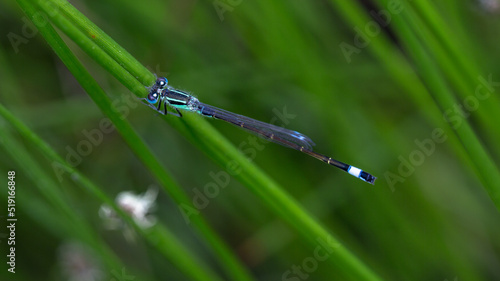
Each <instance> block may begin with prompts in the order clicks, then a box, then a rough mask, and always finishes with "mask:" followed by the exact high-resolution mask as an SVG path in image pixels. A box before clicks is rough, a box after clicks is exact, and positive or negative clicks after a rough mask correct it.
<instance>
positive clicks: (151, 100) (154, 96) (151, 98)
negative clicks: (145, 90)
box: [147, 92, 158, 104]
mask: <svg viewBox="0 0 500 281" xmlns="http://www.w3.org/2000/svg"><path fill="white" fill-rule="evenodd" d="M147 100H148V102H149V103H152V104H155V103H156V102H157V101H158V93H156V92H153V93H149V95H148V98H147Z"/></svg>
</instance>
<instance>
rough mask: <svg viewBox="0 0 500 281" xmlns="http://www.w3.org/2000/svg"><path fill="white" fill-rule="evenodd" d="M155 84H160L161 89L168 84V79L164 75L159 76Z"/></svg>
mask: <svg viewBox="0 0 500 281" xmlns="http://www.w3.org/2000/svg"><path fill="white" fill-rule="evenodd" d="M156 84H157V85H158V86H160V89H163V88H164V87H165V86H166V85H167V84H168V80H167V78H165V77H160V78H158V79H157V80H156Z"/></svg>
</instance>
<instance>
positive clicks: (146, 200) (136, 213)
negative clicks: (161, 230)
mask: <svg viewBox="0 0 500 281" xmlns="http://www.w3.org/2000/svg"><path fill="white" fill-rule="evenodd" d="M157 195H158V189H157V188H155V187H151V188H148V190H147V191H146V193H144V194H139V195H136V194H134V193H133V192H130V191H124V192H120V193H119V194H118V195H117V196H116V199H115V201H116V204H117V205H118V206H119V207H120V208H121V209H122V210H123V211H124V212H125V213H127V214H129V215H130V217H131V218H132V219H133V220H134V221H135V223H136V224H137V225H138V226H139V227H141V228H149V227H152V226H153V225H155V223H156V218H155V217H154V216H152V215H150V214H149V213H150V212H151V210H152V209H153V208H154V207H155V202H154V201H155V200H156V196H157ZM99 216H100V217H101V218H102V219H103V220H104V221H105V226H106V227H107V228H108V229H120V228H123V229H124V235H125V236H126V237H127V239H129V238H133V230H132V229H131V228H130V227H129V226H127V225H126V224H125V223H124V222H123V220H122V219H121V218H120V217H119V216H118V215H117V214H116V212H115V211H114V210H113V209H112V208H111V207H109V206H108V205H102V206H101V208H100V209H99Z"/></svg>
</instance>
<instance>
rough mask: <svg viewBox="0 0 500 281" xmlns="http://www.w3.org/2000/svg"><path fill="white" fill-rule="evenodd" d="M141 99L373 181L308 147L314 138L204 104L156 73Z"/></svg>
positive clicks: (310, 146) (366, 174)
mask: <svg viewBox="0 0 500 281" xmlns="http://www.w3.org/2000/svg"><path fill="white" fill-rule="evenodd" d="M143 100H145V101H146V104H147V105H148V106H150V107H151V108H153V109H155V110H156V111H158V112H159V113H161V114H164V115H166V114H172V115H175V116H178V117H182V114H181V112H180V111H179V109H181V110H186V111H190V112H196V113H198V114H200V115H202V116H205V117H211V118H215V119H220V120H223V121H226V122H228V123H230V124H233V125H235V126H237V127H240V128H243V129H245V130H247V131H249V132H251V133H254V134H256V135H258V136H260V137H262V138H265V139H268V140H270V141H272V142H275V143H277V144H281V145H283V146H285V147H289V148H292V149H295V150H298V151H301V152H304V153H305V154H308V155H310V156H312V157H314V158H316V159H319V160H321V161H323V162H325V163H327V164H330V165H332V166H335V167H337V168H340V169H342V170H344V171H346V172H348V173H349V174H351V175H353V176H355V177H357V178H359V179H362V180H363V181H366V182H368V183H371V184H373V183H374V182H375V179H376V177H374V176H372V175H371V174H369V173H367V172H365V171H363V170H361V169H358V168H356V167H354V166H351V165H348V164H345V163H342V162H340V161H337V160H335V159H332V158H330V157H328V156H325V155H322V154H319V153H316V152H314V151H313V150H312V146H313V145H314V142H313V141H312V140H311V139H310V138H309V137H308V136H306V135H304V134H301V133H299V132H297V131H292V130H288V129H285V128H282V127H278V126H276V125H272V124H268V123H264V122H261V121H257V120H255V119H252V118H249V117H246V116H243V115H238V114H235V113H232V112H229V111H226V110H223V109H220V108H217V107H215V106H211V105H208V104H204V103H202V102H200V101H199V100H198V99H197V98H195V97H193V96H192V95H190V94H188V93H186V92H183V91H180V90H177V89H174V88H173V87H171V86H169V85H168V80H167V78H164V77H159V78H158V79H157V80H156V83H155V84H154V85H153V86H152V87H151V90H150V91H149V95H148V97H147V98H145V99H143ZM162 103H163V108H162ZM167 105H170V106H171V107H172V108H174V109H175V111H176V112H177V113H173V112H169V111H167Z"/></svg>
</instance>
